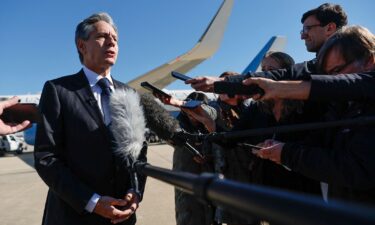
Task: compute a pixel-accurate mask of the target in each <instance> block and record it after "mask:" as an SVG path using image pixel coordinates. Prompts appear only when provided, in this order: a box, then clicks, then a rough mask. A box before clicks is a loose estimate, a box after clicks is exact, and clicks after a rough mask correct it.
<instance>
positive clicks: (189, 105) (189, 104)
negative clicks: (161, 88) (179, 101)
mask: <svg viewBox="0 0 375 225" xmlns="http://www.w3.org/2000/svg"><path fill="white" fill-rule="evenodd" d="M200 105H202V101H197V100H190V101H187V102H186V103H185V104H183V105H182V106H181V107H182V108H188V109H194V108H196V107H198V106H200Z"/></svg>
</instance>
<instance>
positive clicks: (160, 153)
mask: <svg viewBox="0 0 375 225" xmlns="http://www.w3.org/2000/svg"><path fill="white" fill-rule="evenodd" d="M172 154H173V149H172V148H171V147H170V146H168V145H152V146H150V147H149V151H148V161H149V162H150V163H151V164H152V165H154V166H159V167H163V168H171V167H172ZM33 164H34V162H33V154H32V148H29V149H28V151H27V152H26V153H24V154H22V155H18V156H6V157H1V158H0V199H1V203H0V224H2V225H40V224H41V220H42V215H43V209H44V201H45V198H46V194H47V186H46V185H45V184H44V183H43V181H42V180H41V179H40V178H39V176H38V174H37V173H36V171H35V170H34V168H33ZM147 179H148V180H147V185H146V190H145V195H144V199H143V201H142V202H141V204H140V208H139V210H138V211H137V217H138V222H137V224H142V225H143V224H144V225H172V224H176V223H175V220H174V192H173V187H172V186H171V185H168V184H165V183H163V182H161V181H157V180H155V179H153V178H147Z"/></svg>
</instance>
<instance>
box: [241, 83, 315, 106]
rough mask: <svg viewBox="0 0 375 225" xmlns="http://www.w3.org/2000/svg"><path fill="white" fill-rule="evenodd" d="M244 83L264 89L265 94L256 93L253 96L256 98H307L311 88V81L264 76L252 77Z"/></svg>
mask: <svg viewBox="0 0 375 225" xmlns="http://www.w3.org/2000/svg"><path fill="white" fill-rule="evenodd" d="M242 83H243V84H245V85H250V84H256V85H258V86H259V87H260V88H262V89H263V91H264V95H260V94H256V95H254V96H252V98H253V99H254V100H270V99H274V100H277V99H295V100H307V99H308V98H309V95H310V90H311V82H310V81H302V80H281V81H274V80H271V79H267V78H262V77H250V78H247V79H246V80H244V81H242Z"/></svg>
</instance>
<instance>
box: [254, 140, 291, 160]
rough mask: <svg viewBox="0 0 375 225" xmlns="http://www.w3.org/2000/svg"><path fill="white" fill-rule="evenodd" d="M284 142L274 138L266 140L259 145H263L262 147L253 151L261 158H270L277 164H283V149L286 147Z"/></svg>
mask: <svg viewBox="0 0 375 225" xmlns="http://www.w3.org/2000/svg"><path fill="white" fill-rule="evenodd" d="M284 144H285V143H283V142H278V141H275V140H272V139H269V140H266V141H264V142H263V143H260V144H257V146H261V147H263V148H262V149H259V150H258V149H253V151H252V153H253V154H254V155H256V156H258V157H259V158H262V159H269V160H271V161H273V162H275V163H277V164H281V151H282V150H283V147H284Z"/></svg>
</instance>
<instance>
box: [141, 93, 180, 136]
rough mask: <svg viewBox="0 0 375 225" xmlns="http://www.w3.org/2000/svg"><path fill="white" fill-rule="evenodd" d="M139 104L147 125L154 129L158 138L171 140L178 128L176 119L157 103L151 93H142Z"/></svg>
mask: <svg viewBox="0 0 375 225" xmlns="http://www.w3.org/2000/svg"><path fill="white" fill-rule="evenodd" d="M141 104H142V106H143V110H144V115H145V118H146V122H147V127H149V128H150V129H151V130H152V131H154V132H155V133H156V134H157V135H158V136H159V137H160V138H162V139H164V140H167V141H170V140H172V139H173V136H174V135H175V133H176V132H178V131H179V130H180V126H179V123H178V121H177V120H176V119H175V118H173V117H172V116H171V115H170V114H169V112H168V111H167V110H166V109H164V108H163V107H162V106H161V105H160V104H159V103H157V102H156V101H155V97H154V96H153V95H151V94H148V93H145V94H142V95H141ZM172 141H173V140H172Z"/></svg>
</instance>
